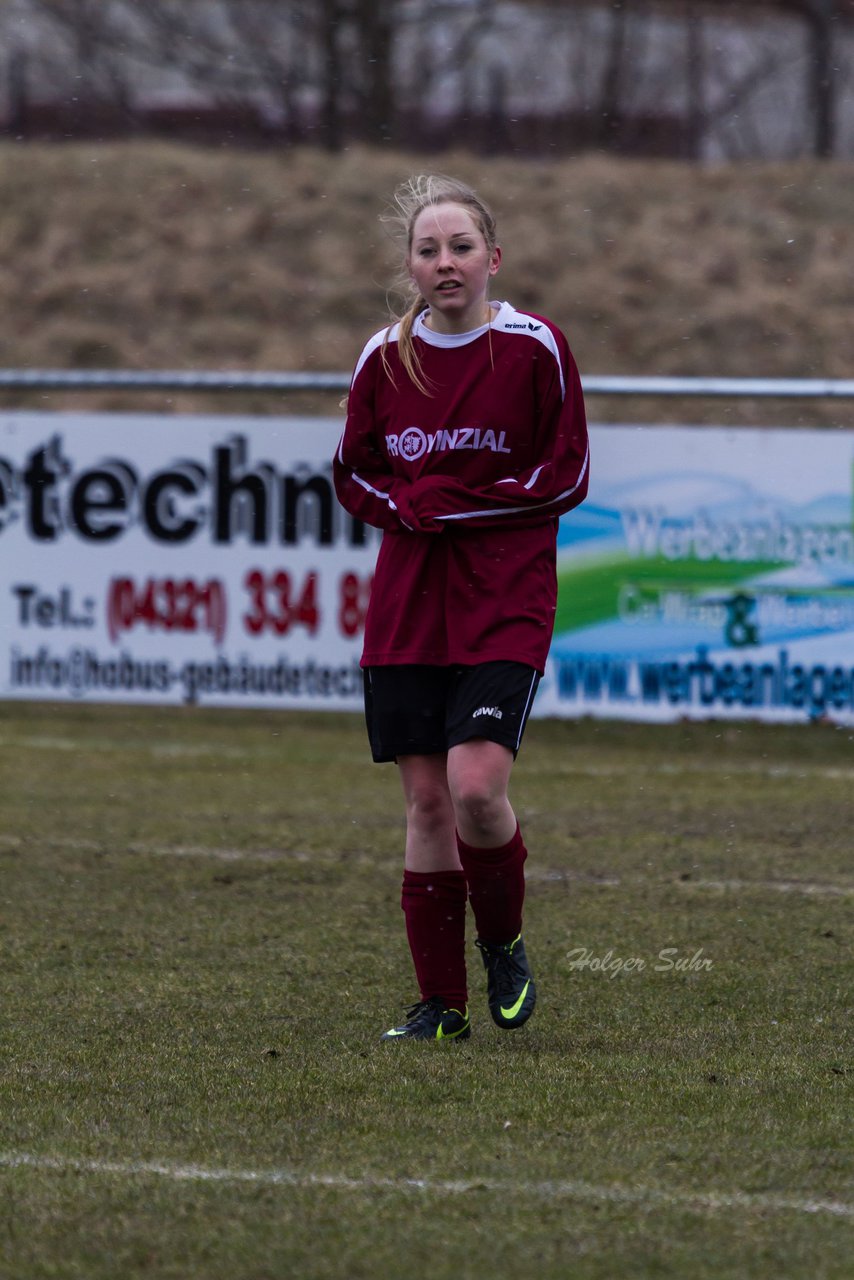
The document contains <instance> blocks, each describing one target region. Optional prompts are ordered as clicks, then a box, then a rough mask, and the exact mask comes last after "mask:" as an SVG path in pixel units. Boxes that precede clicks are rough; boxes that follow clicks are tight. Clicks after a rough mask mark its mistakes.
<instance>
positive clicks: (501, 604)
mask: <svg viewBox="0 0 854 1280" xmlns="http://www.w3.org/2000/svg"><path fill="white" fill-rule="evenodd" d="M493 306H494V307H497V309H496V311H495V315H494V319H493V321H492V324H491V325H489V326H486V325H484V326H483V327H482V328H480V329H476V330H473V331H472V332H470V333H463V334H442V333H435V332H433V330H431V329H428V328H427V327H426V326H425V324H424V322H423V320H424V314H425V313H422V315H421V316H419V317H418V319H417V320H416V322H415V325H414V327H413V336H414V340H415V347H416V350H417V353H418V356H419V358H420V361H421V368H422V370H423V377H424V379H425V382H426V384H427V386H428V387H429V388H430V391H431V394H430V395H425V394H424V393H423V392H421V391H419V390H418V388H417V387H416V386H415V385H414V384H413V382H412V380H411V379H410V377H409V376H408V374H407V373H406V371H405V370H404V368H403V366H402V364H401V362H400V358H399V355H398V349H397V338H398V332H399V326H397V325H394V326H393V327H392V328H391V330H390V331H387V330H383V331H382V332H380V333H377V334H375V335H374V337H373V338H371V340H370V341H369V342H368V344H367V345H366V347H365V349H364V351H363V352H362V354H361V356H360V358H359V361H358V363H357V365H356V370H355V372H354V374H353V381H352V384H351V387H350V396H349V401H348V409H347V422H346V425H345V428H344V434H343V435H342V437H341V442H340V445H339V447H338V452H337V455H336V458H335V463H334V475H335V487H336V491H337V493H338V498H339V500H340V502H341V503H342V505H343V506H344V507H345V508H346V509H347V510H348V511H349V512H351V513H352V514H353V515H354V516H358V517H359V519H361V520H364V521H365V522H366V523H367V524H371V525H375V526H377V527H378V528H380V529H383V530H384V534H383V540H382V545H381V547H380V551H379V556H378V558H377V566H376V573H375V577H374V585H373V590H372V593H371V601H370V606H369V609H368V616H367V622H366V626H365V644H364V651H363V654H362V665H363V666H384V665H394V664H400V663H429V664H432V665H438V666H445V665H450V664H457V663H462V664H471V663H476V662H490V661H495V660H498V659H509V660H511V661H514V662H524V663H527V664H528V665H529V666H532V667H535V668H536V669H537V670H538V671H542V670H543V668H544V666H545V661H546V655H547V653H548V648H549V644H550V642H551V635H552V627H553V624H554V614H555V606H556V603H557V581H556V573H555V546H556V535H557V522H558V517H559V516H560V515H561V514H562V513H563V512H564V511H569V510H570V508H572V507H575V506H577V505H578V503H580V502H581V501H582V500H583V498H584V497H585V495H586V493H587V481H588V444H587V425H586V421H585V415H584V401H583V398H582V393H581V383H580V380H579V377H578V370H577V369H576V366H575V361H574V360H573V358H572V354H571V352H570V350H569V346H568V344H567V341H566V338H565V337H564V336H563V334H562V333H561V332H560V330H559V329H557V328H555V326H554V325H553V324H551V323H550V322H549V321H548V320H544V319H543V318H542V317H541V316H535V315H529V314H527V313H523V312H520V311H516V310H515V309H514V308H513V307H511V306H510V305H509V303H506V302H505V303H502V304H500V306H498V305H497V304H493ZM386 333H388V344H387V347H386V351H385V356H386V361H387V364H388V369H386V367H385V366H384V364H383V359H382V346H383V339H384V337H385V336H386ZM390 375H391V376H390Z"/></svg>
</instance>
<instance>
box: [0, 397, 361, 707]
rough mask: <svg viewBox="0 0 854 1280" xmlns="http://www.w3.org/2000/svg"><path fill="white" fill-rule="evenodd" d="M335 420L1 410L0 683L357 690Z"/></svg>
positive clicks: (354, 598) (114, 694)
mask: <svg viewBox="0 0 854 1280" xmlns="http://www.w3.org/2000/svg"><path fill="white" fill-rule="evenodd" d="M341 426H342V424H341V422H340V421H337V420H333V419H314V418H306V419H297V418H289V419H282V418H237V417H225V416H221V415H216V416H213V415H212V416H210V417H180V418H179V417H163V416H147V415H135V414H133V415H132V414H123V415H109V416H107V415H95V414H80V415H76V414H50V415H49V414H42V415H40V414H24V413H21V414H12V413H5V414H2V415H0V600H2V613H0V697H5V698H32V699H36V698H68V697H72V698H85V699H89V700H92V701H110V702H114V701H118V702H159V703H168V702H182V703H196V702H198V703H203V704H207V705H217V706H256V707H267V706H269V707H328V708H338V709H342V708H347V709H350V708H353V707H357V706H359V705H360V700H361V689H362V681H361V674H360V671H359V665H358V663H359V655H360V653H361V633H362V629H363V622H364V614H365V608H366V606H367V602H368V598H369V595H370V585H371V575H372V569H373V564H374V560H375V558H376V551H377V546H378V544H379V534H377V533H376V532H375V531H374V530H371V529H367V528H365V527H364V526H363V525H360V524H359V523H358V522H356V521H353V520H351V519H350V517H349V516H347V515H346V514H345V513H344V512H343V511H342V510H341V508H340V507H339V506H338V503H337V502H336V500H335V496H334V491H333V488H332V478H331V467H330V459H331V457H332V455H333V453H334V451H335V447H336V444H337V441H338V437H339V435H340V433H341Z"/></svg>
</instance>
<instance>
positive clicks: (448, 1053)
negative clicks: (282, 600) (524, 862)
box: [0, 703, 854, 1280]
mask: <svg viewBox="0 0 854 1280" xmlns="http://www.w3.org/2000/svg"><path fill="white" fill-rule="evenodd" d="M852 740H854V733H852V731H851V730H850V729H839V728H833V727H831V726H828V725H821V724H816V725H812V726H809V727H806V726H805V727H797V728H796V727H791V728H786V727H769V726H765V727H761V726H749V725H744V726H738V725H728V726H726V725H723V724H715V723H708V724H702V725H696V724H695V725H688V724H682V725H674V726H640V725H635V726H626V725H620V724H617V723H612V722H581V723H577V724H574V723H569V722H551V721H538V722H534V723H532V725H531V727H530V729H529V736H528V740H527V742H526V744H525V747H524V749H523V752H522V755H521V756H520V759H519V762H518V765H517V770H516V774H515V780H514V792H513V796H514V801H515V803H516V807H517V810H518V812H519V815H520V818H521V820H522V822H523V825H524V829H525V832H526V835H527V841H528V846H529V848H530V850H531V857H530V859H529V862H528V869H529V881H528V897H527V909H526V938H527V940H528V944H529V951H530V954H531V957H532V960H533V963H534V967H535V972H536V974H537V977H538V981H539V987H540V994H541V999H540V1006H539V1008H538V1011H537V1013H536V1015H535V1017H534V1019H532V1021H531V1022H530V1023H529V1024H528V1025H527V1026H526V1027H525V1028H524V1029H523V1030H520V1031H518V1032H515V1033H512V1034H508V1033H502V1032H501V1031H499V1030H498V1029H497V1028H495V1027H493V1026H492V1024H491V1022H490V1021H489V1018H488V1015H487V1012H486V1008H485V999H484V995H483V991H482V985H483V981H482V971H481V970H480V966H479V963H478V962H477V959H476V953H475V952H474V949H473V948H472V956H471V963H470V973H471V978H472V986H473V998H472V1004H473V1014H474V1019H473V1021H474V1031H473V1035H472V1038H471V1040H470V1041H468V1042H467V1043H465V1044H461V1045H448V1046H438V1045H436V1046H433V1045H407V1044H394V1045H380V1044H379V1043H378V1042H377V1037H378V1035H379V1033H380V1032H381V1031H383V1030H384V1029H385V1028H386V1027H387V1026H389V1025H391V1023H392V1021H393V1020H396V1018H397V1016H398V1014H399V1012H400V1010H401V1008H402V1006H403V1005H405V1004H407V1003H409V1002H410V1001H411V999H412V998H413V997H414V995H415V992H414V988H413V984H412V980H411V975H410V969H409V960H408V956H407V954H406V950H405V942H404V933H403V920H402V915H401V912H400V908H399V882H400V850H401V846H402V834H403V832H402V821H401V816H400V805H399V801H398V794H397V787H398V783H397V778H396V775H395V771H394V769H393V768H391V767H387V768H376V767H374V766H372V765H370V763H369V762H368V756H367V750H366V746H365V744H364V742H363V730H362V727H361V725H360V723H359V721H358V719H357V718H355V717H349V716H337V715H330V714H326V715H323V714H318V715H297V714H290V715H285V714H272V713H267V712H264V713H262V712H258V713H249V712H236V711H229V712H224V711H223V712H217V711H209V710H208V711H200V710H191V709H178V708H171V709H163V708H160V709H158V708H145V709H134V708H128V707H97V706H92V705H64V706H49V705H45V704H32V705H25V704H14V703H6V704H0V771H2V772H0V777H2V794H3V808H2V818H0V869H2V881H0V884H2V918H0V944H2V969H0V984H2V1045H1V1046H0V1055H1V1056H0V1081H2V1085H0V1089H2V1092H0V1125H2V1136H0V1188H2V1218H0V1227H2V1230H1V1231H0V1275H2V1277H3V1280H18V1278H19V1277H20V1278H21V1280H24V1278H26V1280H36V1278H38V1277H56V1278H65V1277H86V1280H116V1278H117V1277H121V1278H122V1280H134V1278H136V1277H181V1278H184V1277H187V1278H190V1277H204V1278H210V1280H214V1278H216V1280H219V1278H220V1277H222V1278H223V1280H249V1278H251V1280H267V1278H269V1280H278V1278H279V1277H298V1278H300V1280H301V1278H309V1277H311V1278H312V1280H314V1278H317V1280H320V1278H322V1277H336V1278H342V1280H358V1278H360V1277H373V1276H379V1277H382V1278H385V1277H393V1278H397V1277H407V1278H409V1280H417V1278H419V1277H430V1280H444V1278H445V1277H447V1278H450V1277H462V1278H464V1280H465V1278H466V1277H472V1278H475V1277H476V1278H478V1280H479V1278H481V1277H484V1278H486V1277H493V1276H505V1275H506V1276H513V1277H518V1278H520V1280H527V1278H529V1277H536V1278H537V1280H553V1278H558V1277H560V1278H563V1277H571V1278H572V1280H576V1278H579V1280H594V1278H595V1280H617V1278H622V1277H678V1278H679V1280H712V1278H714V1280H722V1278H724V1277H733V1278H735V1277H738V1280H752V1278H755V1277H762V1278H765V1277H769V1278H770V1277H774V1278H777V1277H800V1276H804V1277H807V1276H808V1277H810V1278H811V1280H820V1278H823V1277H827V1278H830V1277H833V1278H836V1277H838V1278H839V1280H842V1278H843V1277H846V1278H847V1277H850V1276H851V1274H852V1270H851V1268H852V1262H851V1260H852V1256H854V1230H852V1228H854V1185H852V1165H854V1160H852V1131H851V1116H852V1111H854V1108H852V1088H851V1085H852V1075H853V1074H854V1065H852V1058H851V1023H850V1017H851V990H852V977H854V966H852V952H851V940H852V939H851V935H852V925H851V906H852V896H854V867H852V858H851V849H852V838H851V818H852V801H851V797H852V783H854V757H852ZM662 952H665V955H664V957H663V958H662V957H661V953H662ZM585 960H586V961H587V962H588V963H586V964H585V963H583V962H584V961H585ZM618 962H623V963H622V967H620V965H619V964H618Z"/></svg>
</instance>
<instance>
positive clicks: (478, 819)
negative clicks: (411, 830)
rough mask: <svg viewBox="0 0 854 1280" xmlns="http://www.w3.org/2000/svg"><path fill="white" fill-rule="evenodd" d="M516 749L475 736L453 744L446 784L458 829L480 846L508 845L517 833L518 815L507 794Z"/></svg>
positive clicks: (477, 846)
mask: <svg viewBox="0 0 854 1280" xmlns="http://www.w3.org/2000/svg"><path fill="white" fill-rule="evenodd" d="M512 768H513V752H512V751H510V750H508V748H507V747H502V746H501V745H500V744H499V743H497V742H489V741H487V740H486V739H485V738H473V739H471V740H470V741H469V742H462V743H460V744H459V746H456V747H451V749H450V751H449V752H448V761H447V787H448V791H449V794H450V797H451V800H452V802H453V810H454V815H455V821H456V826H457V830H458V831H459V833H460V836H461V837H462V839H463V840H464V841H465V843H466V844H469V845H473V846H475V847H476V848H480V849H493V848H497V847H498V846H500V845H505V844H507V842H508V841H509V840H512V839H513V836H514V835H515V833H516V815H515V813H514V812H513V808H512V806H511V804H510V801H509V799H508V798H507V788H508V786H509V783H510V771H511V769H512Z"/></svg>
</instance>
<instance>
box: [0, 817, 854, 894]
mask: <svg viewBox="0 0 854 1280" xmlns="http://www.w3.org/2000/svg"><path fill="white" fill-rule="evenodd" d="M28 843H38V844H40V845H42V846H45V847H48V848H51V849H68V850H71V851H72V852H75V853H102V854H109V853H131V854H138V855H140V856H142V857H151V858H207V859H210V861H212V862H268V863H269V862H316V863H317V864H319V865H320V864H322V863H323V862H324V861H325V860H326V855H324V854H323V853H308V852H306V851H305V850H304V849H236V848H216V847H211V846H209V845H195V844H187V845H182V844H163V845H161V844H144V843H140V842H134V843H133V844H128V845H122V846H121V847H120V848H116V847H115V846H110V845H105V844H104V842H103V841H98V840H84V839H79V838H77V837H74V836H50V837H32V838H31V840H29V841H25V840H24V839H23V838H22V837H21V836H16V835H12V834H10V833H9V832H0V853H2V851H3V850H4V849H5V850H15V849H21V848H24V847H25V846H26V845H27V844H28ZM334 860H335V861H336V862H338V861H339V857H338V855H336V856H335V859H334ZM354 861H356V862H358V863H359V864H360V865H364V863H365V861H366V859H365V856H364V855H361V856H359V857H358V858H356V859H354ZM383 862H389V863H391V862H394V864H395V865H397V864H396V860H394V859H390V858H387V859H383ZM377 865H379V862H378V863H377ZM525 878H526V880H530V881H534V882H537V883H545V884H548V883H555V884H579V885H596V886H598V887H600V888H603V889H615V888H619V887H620V886H628V887H631V886H632V885H656V884H657V885H659V886H661V887H665V886H666V887H670V886H673V887H675V888H678V889H686V890H691V889H696V890H699V891H701V892H702V891H705V892H711V893H734V892H750V891H753V892H758V893H768V892H772V893H791V894H802V895H803V896H805V897H809V898H850V897H852V896H854V885H845V884H830V883H827V882H825V881H819V880H736V879H729V880H703V879H696V880H695V879H690V880H681V879H663V878H660V877H658V876H655V875H649V876H644V875H628V876H617V875H612V874H608V873H603V874H601V875H597V874H596V873H595V872H585V871H573V870H571V869H570V868H564V867H561V868H550V867H538V866H531V865H530V864H528V865H527V866H526V870H525Z"/></svg>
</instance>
